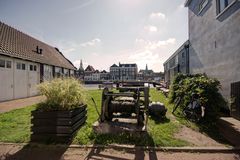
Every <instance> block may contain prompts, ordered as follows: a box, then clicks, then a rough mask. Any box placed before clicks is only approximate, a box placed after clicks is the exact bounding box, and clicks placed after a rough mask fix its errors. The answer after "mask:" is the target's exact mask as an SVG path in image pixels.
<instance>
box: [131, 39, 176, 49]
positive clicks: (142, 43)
mask: <svg viewBox="0 0 240 160" xmlns="http://www.w3.org/2000/svg"><path fill="white" fill-rule="evenodd" d="M135 43H136V45H138V46H144V47H145V49H147V50H155V49H157V48H160V47H162V46H167V45H170V44H175V43H176V39H175V38H169V39H167V40H163V41H149V40H144V39H136V40H135Z"/></svg>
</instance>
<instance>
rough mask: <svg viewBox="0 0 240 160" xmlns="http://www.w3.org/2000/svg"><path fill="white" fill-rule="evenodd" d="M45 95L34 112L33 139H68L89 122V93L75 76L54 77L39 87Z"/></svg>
mask: <svg viewBox="0 0 240 160" xmlns="http://www.w3.org/2000/svg"><path fill="white" fill-rule="evenodd" d="M38 89H39V92H40V94H41V95H44V96H45V97H46V100H45V101H44V102H43V103H40V104H39V105H38V107H37V109H36V110H35V111H33V112H32V117H33V118H32V124H33V126H32V132H33V134H32V136H31V140H32V141H46V140H48V141H52V140H53V141H64V142H65V141H69V140H71V138H72V137H73V135H74V133H75V132H76V131H77V130H78V129H79V127H80V126H81V125H82V124H83V123H84V122H85V121H86V113H87V110H86V95H85V93H86V92H85V90H84V88H83V86H82V85H81V84H80V82H79V81H78V80H76V79H74V78H65V79H60V78H59V79H54V80H52V81H49V82H44V83H42V84H40V85H39V86H38Z"/></svg>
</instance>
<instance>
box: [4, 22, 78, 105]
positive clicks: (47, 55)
mask: <svg viewBox="0 0 240 160" xmlns="http://www.w3.org/2000/svg"><path fill="white" fill-rule="evenodd" d="M75 70H76V68H75V67H74V66H73V64H72V63H71V62H70V61H69V60H68V59H66V58H65V57H64V56H63V54H62V53H61V52H60V51H59V50H58V49H57V48H54V47H52V46H50V45H48V44H46V43H44V42H41V41H39V40H37V39H35V38H33V37H30V36H29V35H26V34H24V33H22V32H20V31H18V30H16V29H14V28H12V27H10V26H8V25H6V24H4V23H2V22H0V101H6V100H12V99H18V98H25V97H30V96H36V95H37V94H38V91H37V88H36V86H37V84H39V83H40V82H43V81H47V80H51V79H53V78H54V77H58V76H70V75H74V73H75Z"/></svg>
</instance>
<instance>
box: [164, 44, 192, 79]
mask: <svg viewBox="0 0 240 160" xmlns="http://www.w3.org/2000/svg"><path fill="white" fill-rule="evenodd" d="M163 66H164V80H165V82H166V83H167V84H170V83H171V81H172V80H173V78H174V76H175V75H176V74H177V73H180V72H181V73H184V74H189V41H186V42H185V43H184V44H183V45H182V46H181V47H180V48H179V49H178V50H177V51H176V52H175V53H174V54H173V55H172V56H171V57H170V58H168V59H167V60H166V61H165V62H164V64H163Z"/></svg>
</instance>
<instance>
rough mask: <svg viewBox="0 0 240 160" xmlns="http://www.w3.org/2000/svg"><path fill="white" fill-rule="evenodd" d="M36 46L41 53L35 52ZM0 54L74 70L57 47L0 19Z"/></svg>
mask: <svg viewBox="0 0 240 160" xmlns="http://www.w3.org/2000/svg"><path fill="white" fill-rule="evenodd" d="M37 46H38V47H39V49H42V54H38V53H37V52H36V50H37V49H36V48H37ZM0 54H2V55H7V56H11V57H15V58H21V59H24V60H29V61H33V62H38V63H43V64H48V65H54V66H58V67H64V68H68V69H73V70H76V68H75V67H74V66H73V64H72V63H71V62H70V61H69V60H68V59H67V58H65V57H64V56H63V54H62V53H61V52H60V51H59V50H58V49H57V48H54V47H52V46H50V45H48V44H46V43H44V42H41V41H39V40H37V39H35V38H33V37H31V36H29V35H27V34H25V33H22V32H20V31H18V30H16V29H14V28H12V27H10V26H8V25H6V24H4V23H2V22H1V21H0Z"/></svg>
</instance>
